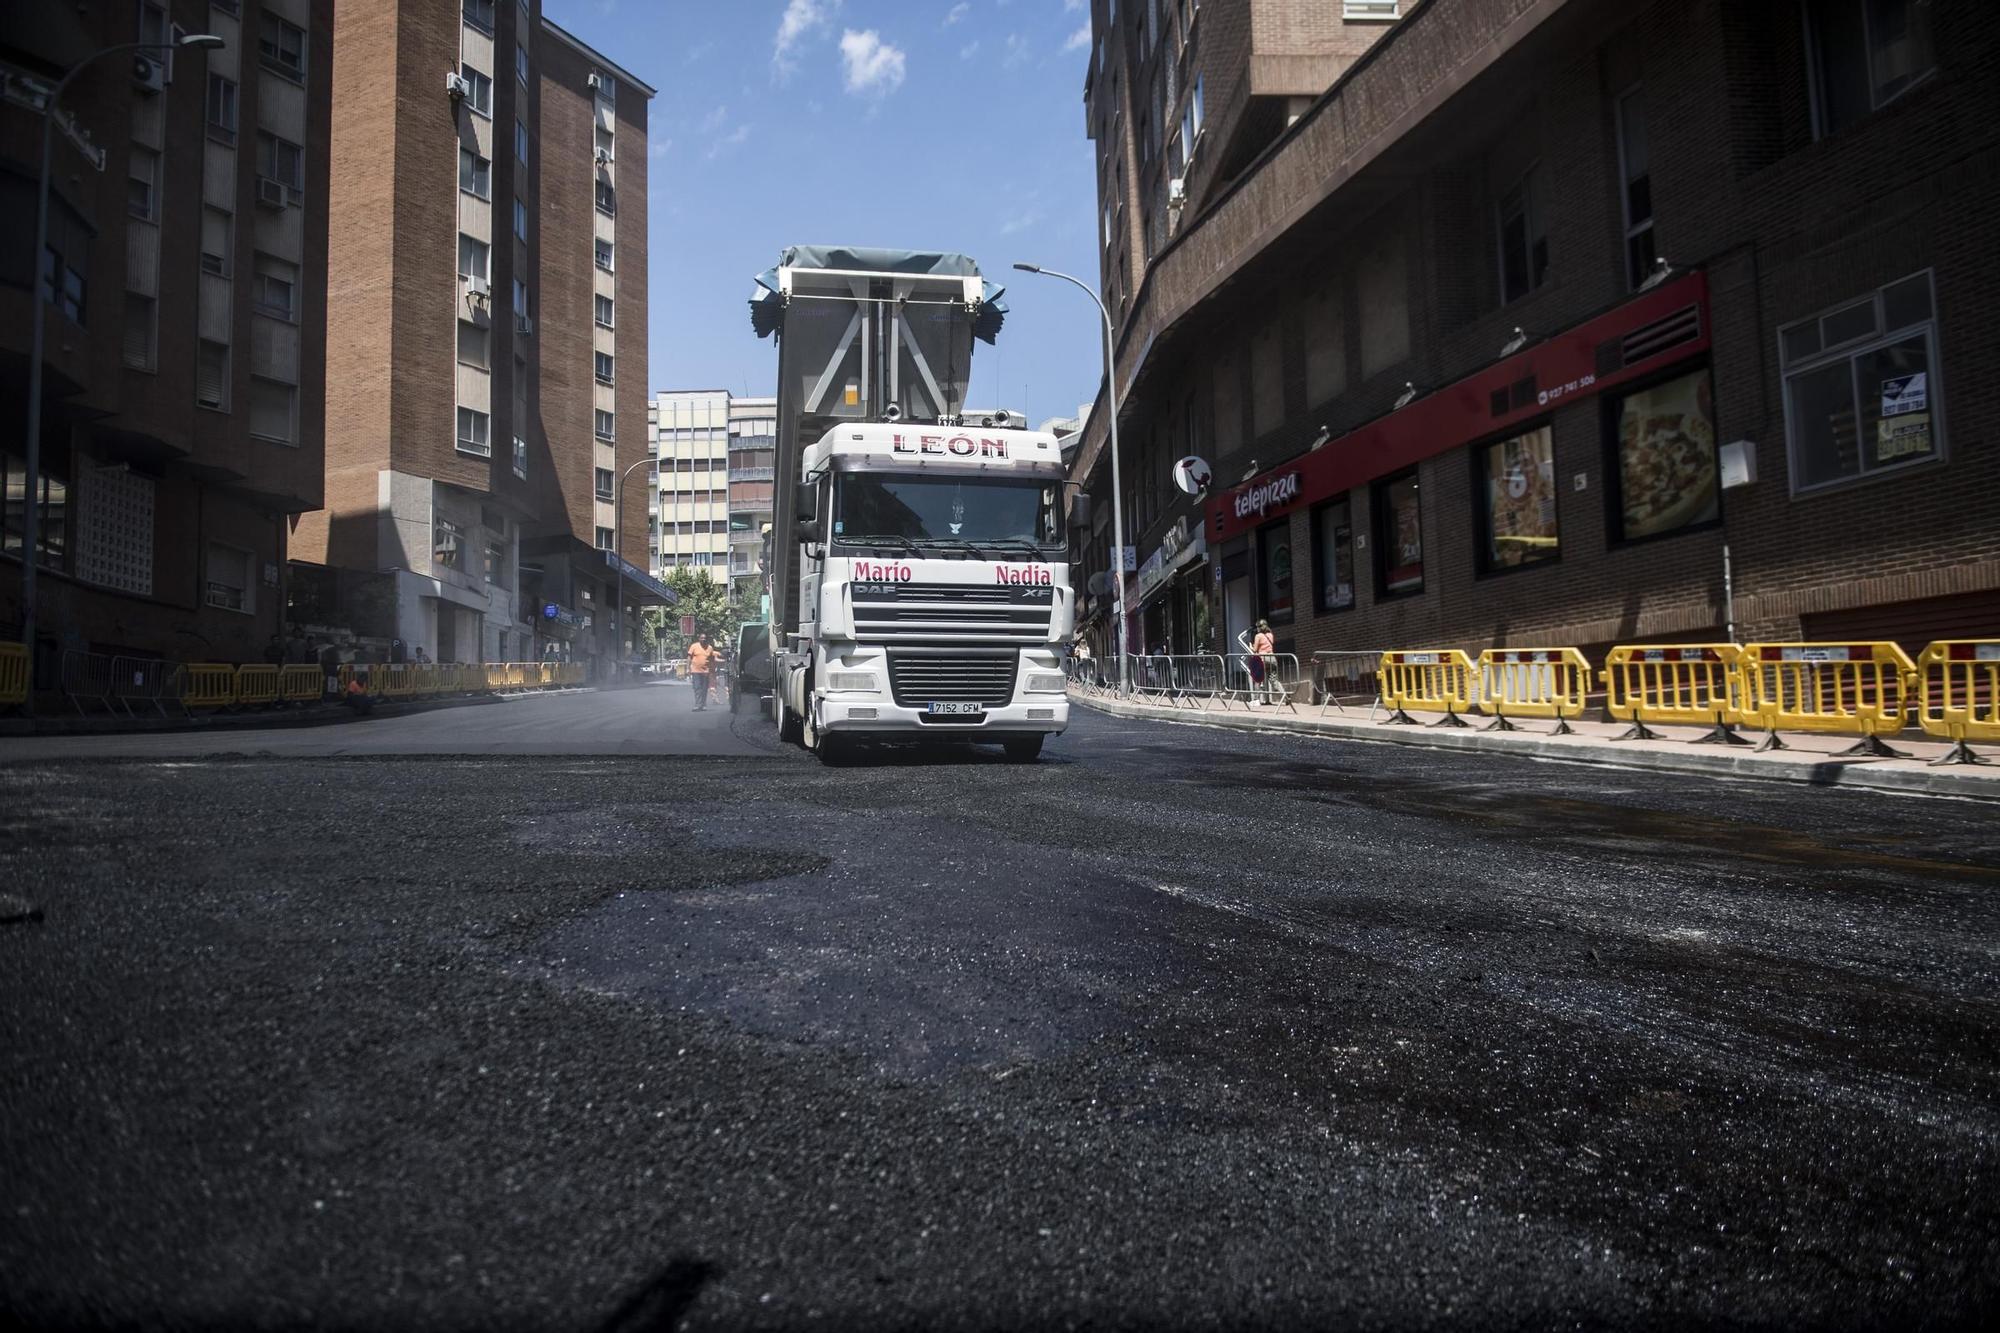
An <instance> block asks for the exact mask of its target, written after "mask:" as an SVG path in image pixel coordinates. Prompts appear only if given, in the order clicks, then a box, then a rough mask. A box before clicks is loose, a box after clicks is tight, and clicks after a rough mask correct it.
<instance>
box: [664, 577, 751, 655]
mask: <svg viewBox="0 0 2000 1333" xmlns="http://www.w3.org/2000/svg"><path fill="white" fill-rule="evenodd" d="M663 582H665V583H666V585H667V586H668V587H669V588H672V589H673V590H674V595H675V596H677V597H679V598H680V604H679V605H677V606H669V607H662V608H661V609H660V614H661V619H662V621H663V623H662V625H661V627H660V631H659V641H660V642H661V643H663V644H665V645H666V648H667V653H668V655H669V656H678V655H680V654H682V653H685V652H686V651H687V648H688V644H689V642H690V640H689V638H688V636H686V635H684V634H682V633H681V617H682V616H693V617H694V632H695V634H697V635H702V634H707V635H709V636H710V637H711V638H712V640H713V641H714V642H715V643H716V644H718V645H720V646H721V647H723V648H725V649H728V650H729V651H731V652H734V651H735V649H736V630H737V627H738V626H740V625H741V624H742V623H743V621H744V618H745V617H744V612H743V607H742V605H741V604H740V603H738V602H737V601H736V600H735V599H734V598H733V597H731V596H730V593H729V587H728V585H727V584H723V583H717V582H716V581H715V580H714V579H712V578H710V577H709V573H708V571H707V570H705V569H702V568H700V567H698V566H694V565H679V566H676V567H675V568H673V569H670V570H668V571H667V576H666V578H665V579H664V580H663Z"/></svg>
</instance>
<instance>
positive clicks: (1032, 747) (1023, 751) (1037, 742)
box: [1000, 734, 1048, 764]
mask: <svg viewBox="0 0 2000 1333" xmlns="http://www.w3.org/2000/svg"><path fill="white" fill-rule="evenodd" d="M1047 739H1048V737H1046V736H1043V735H1039V734H1038V735H1034V736H1009V737H1008V738H1007V739H1006V740H1004V741H1001V742H1000V746H1001V748H1002V749H1004V750H1006V752H1007V762H1008V763H1010V764H1032V763H1034V762H1035V760H1037V759H1039V758H1041V755H1042V742H1043V741H1045V740H1047Z"/></svg>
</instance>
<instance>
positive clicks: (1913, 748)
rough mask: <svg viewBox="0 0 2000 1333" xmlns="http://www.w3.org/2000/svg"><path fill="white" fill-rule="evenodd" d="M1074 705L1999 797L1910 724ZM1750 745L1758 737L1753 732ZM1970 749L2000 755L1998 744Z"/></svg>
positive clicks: (1997, 767)
mask: <svg viewBox="0 0 2000 1333" xmlns="http://www.w3.org/2000/svg"><path fill="white" fill-rule="evenodd" d="M1069 698H1070V702H1071V703H1073V704H1080V705H1082V706H1083V707H1086V708H1094V709H1096V710H1098V711H1099V712H1102V713H1109V714H1111V715H1112V716H1114V717H1131V718H1149V719H1153V720H1157V721H1162V722H1189V723H1197V724H1202V725H1206V726H1217V727H1235V728H1237V729H1239V730H1245V731H1287V732H1294V733H1298V734H1301V735H1308V736H1324V737H1327V738H1328V739H1333V740H1356V741H1374V742H1377V743H1379V744H1386V745H1416V746H1428V747H1430V748H1432V749H1439V750H1483V751H1488V752H1490V753H1496V754H1511V755H1516V756H1519V757H1522V758H1528V759H1554V760H1560V761H1562V762H1564V763H1571V764H1602V765H1605V766H1606V767H1611V768H1638V769H1649V770H1652V771H1655V772H1661V773H1687V774H1691V775H1696V776H1702V777H1731V778H1751V779H1755V780H1759V781H1765V782H1801V783H1810V784H1812V785H1815V786H1827V787H1857V788H1866V789H1871V790H1876V791H1893V792H1910V793H1917V794H1923V795H1931V796H1959V797H1970V798H1972V799H1975V800H1988V801H2000V762H1995V763H1994V764H1991V765H1988V766H1980V767H1975V766H1972V765H1958V764H1955V765H1951V766H1948V767H1944V768H1931V767H1928V761H1929V760H1932V759H1935V758H1937V757H1938V756H1939V755H1942V754H1944V753H1945V752H1946V751H1947V750H1949V749H1950V748H1951V746H1950V745H1949V744H1948V743H1947V742H1944V741H1939V740H1933V739H1932V738H1931V737H1929V736H1927V735H1925V734H1924V733H1923V732H1920V731H1908V732H1905V733H1903V734H1902V735H1900V736H1895V737H1890V738H1888V742H1889V744H1890V745H1892V746H1893V747H1894V748H1895V749H1897V750H1899V751H1901V752H1902V753H1904V754H1906V755H1908V756H1909V758H1907V759H1875V758H1868V757H1853V758H1846V759H1842V758H1837V757H1835V752H1836V751H1839V750H1844V749H1846V748H1847V747H1848V746H1849V745H1851V744H1853V743H1854V741H1855V740H1856V739H1857V738H1856V737H1853V736H1822V735H1800V734H1797V733H1783V734H1781V735H1780V737H1779V739H1781V740H1782V741H1783V742H1784V743H1785V745H1786V746H1787V747H1788V748H1786V749H1783V750H1773V751H1769V752H1767V753H1764V754H1753V753H1752V752H1751V747H1750V746H1748V745H1745V746H1726V745H1690V744H1689V743H1688V742H1690V741H1692V740H1694V739H1695V738H1696V737H1698V736H1701V735H1703V734H1704V732H1705V731H1706V730H1707V729H1706V728H1703V727H1670V726H1653V727H1652V728H1651V730H1653V731H1654V732H1655V733H1657V734H1658V735H1659V737H1660V739H1659V740H1638V741H1616V740H1613V739H1612V738H1613V737H1614V736H1617V735H1619V734H1621V733H1622V732H1623V731H1624V730H1625V724H1624V723H1622V722H1592V721H1576V722H1572V723H1570V726H1571V728H1572V729H1573V730H1574V731H1575V733H1576V734H1575V735H1573V736H1551V735H1549V734H1548V733H1549V732H1550V731H1551V730H1552V729H1553V728H1554V727H1555V725H1556V724H1555V723H1554V722H1553V721H1549V720H1547V719H1541V718H1537V719H1534V720H1530V721H1516V722H1515V723H1514V725H1515V726H1516V727H1518V728H1520V730H1518V731H1480V730H1478V728H1480V727H1484V726H1486V725H1487V724H1488V723H1489V722H1490V721H1491V719H1490V718H1488V717H1486V716H1485V715H1484V714H1477V713H1476V714H1469V715H1467V717H1466V719H1465V720H1466V722H1467V723H1468V724H1469V726H1468V727H1466V728H1458V727H1439V726H1435V725H1432V724H1433V723H1434V722H1436V721H1437V719H1438V716H1439V715H1437V714H1426V713H1416V714H1412V716H1414V717H1416V718H1417V719H1418V721H1419V722H1420V723H1421V724H1422V725H1419V726H1414V727H1412V726H1403V725H1392V724H1389V723H1387V722H1385V721H1384V720H1383V719H1384V718H1385V717H1386V716H1387V712H1386V710H1384V709H1383V708H1381V707H1380V706H1379V705H1378V706H1376V707H1375V708H1373V709H1372V710H1371V709H1370V707H1369V706H1368V705H1366V704H1349V705H1346V706H1344V707H1343V706H1342V705H1339V704H1327V705H1325V706H1324V707H1322V706H1319V705H1316V704H1303V703H1302V704H1298V705H1296V706H1295V707H1294V706H1287V705H1284V704H1278V705H1275V706H1273V705H1265V706H1263V707H1259V708H1246V707H1245V706H1244V705H1243V704H1241V703H1232V704H1230V705H1229V706H1228V707H1226V708H1225V707H1223V706H1222V705H1220V704H1210V705H1209V706H1208V707H1205V708H1204V707H1191V706H1187V705H1182V706H1179V707H1176V706H1174V705H1172V704H1166V703H1158V702H1152V701H1145V702H1141V701H1137V700H1131V699H1114V698H1112V697H1110V696H1108V695H1093V694H1085V693H1082V692H1080V691H1078V690H1076V689H1075V688H1072V689H1071V690H1070V694H1069ZM1746 739H1748V740H1750V741H1751V742H1752V743H1755V742H1757V741H1760V740H1761V739H1762V737H1761V736H1758V735H1756V734H1754V733H1746ZM1973 749H1974V750H1975V751H1979V752H1980V753H1981V754H1982V755H1986V756H1988V757H1991V758H1993V759H1995V760H1996V761H2000V744H1995V745H1991V746H1988V747H1986V748H1984V749H1982V747H1980V746H1978V745H1976V744H1975V745H1974V746H1973Z"/></svg>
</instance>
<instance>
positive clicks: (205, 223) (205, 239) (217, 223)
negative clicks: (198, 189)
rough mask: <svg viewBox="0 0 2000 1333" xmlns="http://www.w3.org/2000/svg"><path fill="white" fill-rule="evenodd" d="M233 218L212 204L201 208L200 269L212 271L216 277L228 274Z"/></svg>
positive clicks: (207, 271)
mask: <svg viewBox="0 0 2000 1333" xmlns="http://www.w3.org/2000/svg"><path fill="white" fill-rule="evenodd" d="M234 221H235V219H234V218H232V217H231V216H230V215H229V214H228V213H226V212H224V211H223V210H222V209H219V208H216V207H214V206H213V205H206V204H205V205H203V206H202V210H201V271H202V272H203V273H212V274H214V275H215V276H216V277H218V278H226V277H228V276H229V270H230V263H229V253H230V250H231V248H232V247H231V246H230V244H229V233H230V232H231V231H232V230H233V229H234V228H233V223H234Z"/></svg>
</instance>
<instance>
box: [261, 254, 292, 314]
mask: <svg viewBox="0 0 2000 1333" xmlns="http://www.w3.org/2000/svg"><path fill="white" fill-rule="evenodd" d="M253 262H254V263H255V265H256V275H255V276H254V277H253V278H252V279H251V284H250V299H251V301H252V302H254V303H255V304H256V307H257V309H258V310H259V311H260V312H262V313H264V314H266V315H276V316H277V317H278V318H279V319H282V320H286V321H295V320H297V319H298V315H299V308H298V290H299V286H298V284H299V266H298V265H297V264H292V263H287V262H286V261H285V260H282V259H277V258H274V257H273V256H271V255H266V254H259V255H257V256H256V257H255V259H254V261H253Z"/></svg>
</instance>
